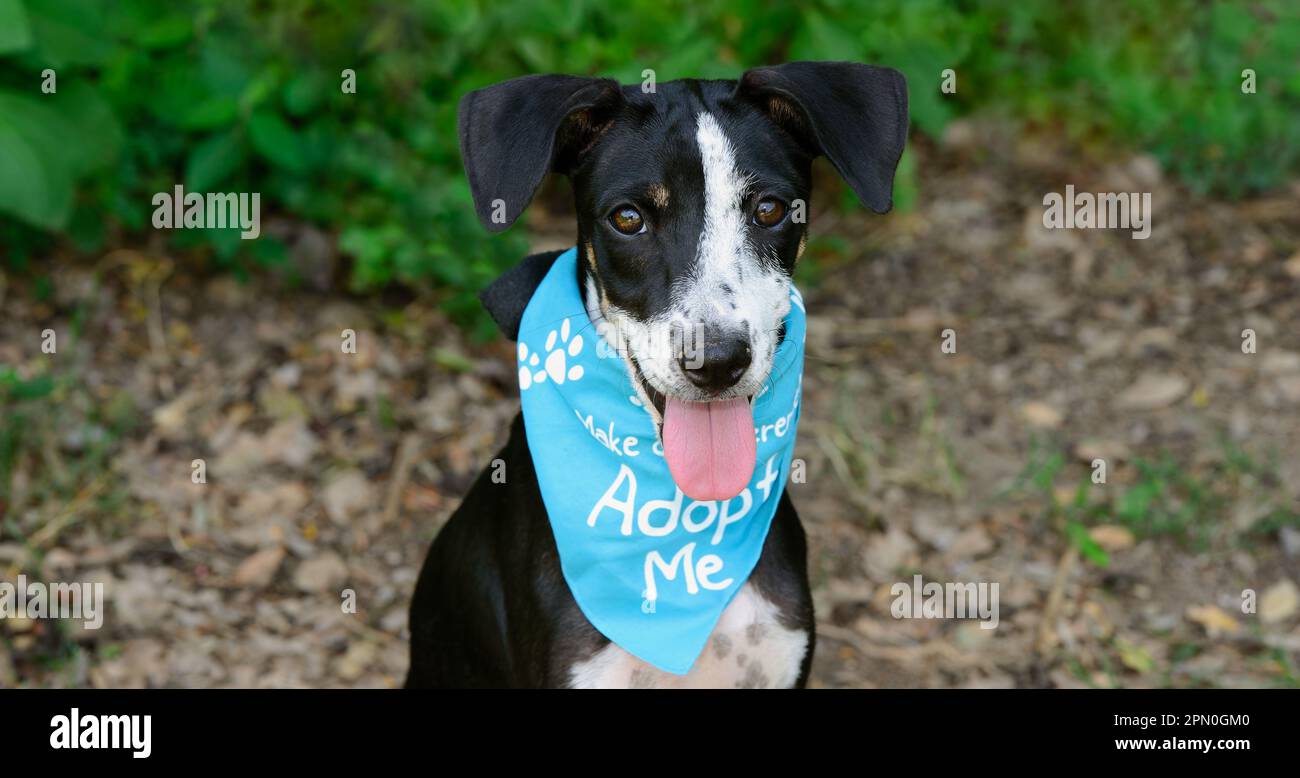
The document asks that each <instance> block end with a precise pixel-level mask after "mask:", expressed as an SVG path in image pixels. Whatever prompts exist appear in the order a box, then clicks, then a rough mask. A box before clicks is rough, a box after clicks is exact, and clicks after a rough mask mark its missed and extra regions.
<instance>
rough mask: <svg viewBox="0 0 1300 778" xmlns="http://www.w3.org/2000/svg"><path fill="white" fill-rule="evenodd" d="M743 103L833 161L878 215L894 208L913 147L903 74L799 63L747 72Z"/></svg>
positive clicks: (742, 88)
mask: <svg viewBox="0 0 1300 778" xmlns="http://www.w3.org/2000/svg"><path fill="white" fill-rule="evenodd" d="M736 97H737V98H740V99H744V100H749V101H751V102H753V103H754V104H755V105H757V106H758V107H759V108H760V109H762V110H763V111H765V112H766V113H767V115H768V116H769V117H770V118H771V119H772V120H773V121H774V122H776V123H777V124H778V125H780V126H781V127H782V128H784V129H785V130H786V131H787V132H789V133H790V134H791V135H793V136H794V137H795V138H796V139H798V140H799V141H800V142H801V143H803V144H804V145H805V146H806V147H807V148H808V150H809V151H810V152H811V153H812V154H814V155H819V154H820V155H824V156H825V157H826V158H827V159H828V160H830V162H831V164H832V165H834V166H835V169H836V170H838V171H839V173H840V175H841V176H843V177H844V180H845V181H847V182H848V184H849V186H850V187H852V188H853V191H854V192H855V193H856V194H857V195H858V199H860V200H861V201H862V202H863V203H864V204H866V205H867V206H868V207H869V208H871V210H873V211H875V212H876V213H885V212H886V211H888V210H889V209H890V208H891V207H893V191H894V170H895V169H896V168H897V167H898V160H899V158H900V157H901V156H902V155H903V145H904V143H906V141H907V81H906V80H904V78H903V74H902V73H899V72H898V71H897V70H894V69H892V68H882V67H875V66H873V65H859V64H857V63H855V62H791V63H789V64H786V65H776V66H773V67H762V68H754V69H753V70H749V71H746V73H745V75H744V76H742V77H741V79H740V82H739V84H737V85H736Z"/></svg>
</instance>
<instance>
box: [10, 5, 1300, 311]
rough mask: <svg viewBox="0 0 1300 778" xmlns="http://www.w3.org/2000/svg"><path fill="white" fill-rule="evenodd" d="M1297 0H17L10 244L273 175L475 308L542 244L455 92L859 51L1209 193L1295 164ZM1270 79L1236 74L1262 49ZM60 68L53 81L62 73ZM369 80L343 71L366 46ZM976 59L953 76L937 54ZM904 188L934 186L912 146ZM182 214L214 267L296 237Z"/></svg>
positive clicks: (916, 107)
mask: <svg viewBox="0 0 1300 778" xmlns="http://www.w3.org/2000/svg"><path fill="white" fill-rule="evenodd" d="M1298 49H1300V7H1297V6H1296V5H1295V4H1294V3H1291V2H1288V1H1287V0H1257V1H1256V2H1251V3H1248V4H1236V3H1226V2H1210V3H1203V2H1195V1H1194V0H1167V1H1166V2H1158V3H1157V2H1150V3H1136V4H1127V3H1124V4H1117V3H1112V2H1102V1H1101V0H1085V1H1084V2H1079V3H1053V2H1041V3H1036V2H1030V3H1026V2H1023V1H1022V0H990V2H986V3H969V2H956V1H955V0H880V1H878V2H870V3H868V2H866V1H865V0H821V1H820V2H816V3H812V4H808V5H805V6H802V7H799V6H796V4H790V3H783V2H778V1H777V0H740V1H739V2H725V3H724V2H685V0H670V1H669V2H654V3H652V2H648V1H647V0H632V2H628V3H619V4H609V3H604V2H597V1H596V0H572V2H567V3H555V2H551V0H507V1H504V2H486V1H479V0H415V1H414V2H407V3H368V4H358V3H355V2H349V1H348V0H298V2H294V3H274V4H268V3H253V2H248V1H247V0H241V1H237V2H220V1H219V0H177V1H176V2H172V3H166V4H160V3H157V2H149V1H148V0H115V2H113V3H102V2H98V0H0V241H2V242H0V246H3V248H4V249H6V251H5V255H6V257H7V259H6V261H7V262H8V264H9V266H10V267H22V266H24V265H25V264H26V263H28V262H30V260H31V258H32V257H33V256H38V255H39V254H38V252H39V251H40V250H41V249H42V248H43V246H44V245H45V244H46V243H47V242H48V241H49V239H50V238H51V236H67V237H69V238H71V239H72V241H73V242H74V244H75V245H77V246H78V247H80V248H82V249H84V250H93V249H96V248H98V247H99V246H100V244H102V242H103V241H104V239H105V238H104V236H105V235H106V234H107V230H106V227H109V226H114V225H118V226H121V227H123V228H125V230H126V231H127V232H128V233H131V232H134V233H143V232H145V231H147V230H149V229H150V227H151V225H150V216H151V213H152V206H151V204H150V199H151V197H152V195H153V193H156V192H162V191H170V190H171V189H172V187H174V186H175V184H176V183H177V182H183V183H184V185H185V186H186V187H187V189H188V190H190V191H246V192H259V193H261V199H262V205H263V210H264V215H265V214H281V215H287V216H290V217H292V218H295V219H298V220H303V221H306V222H310V223H313V224H315V225H317V226H319V227H321V228H323V229H326V230H328V231H331V232H333V233H334V234H336V235H337V237H338V243H339V246H340V248H341V249H342V251H343V252H344V253H345V254H346V255H347V256H349V257H350V258H351V260H352V264H351V283H352V286H353V288H354V289H356V290H358V291H368V290H373V289H376V288H380V287H383V286H385V285H388V284H390V283H403V284H410V285H417V286H429V287H431V288H434V289H437V290H439V291H440V292H441V293H442V294H443V296H444V298H445V300H446V305H447V306H448V307H449V308H450V309H451V310H452V311H453V313H456V314H458V315H461V316H471V315H475V314H476V312H477V310H478V309H477V305H476V304H475V302H474V298H473V292H474V291H475V290H477V289H478V288H480V287H481V286H482V285H483V284H484V283H486V282H487V281H488V280H490V279H491V278H493V277H495V275H496V274H497V273H499V272H500V271H501V269H503V268H504V267H506V266H508V265H509V264H510V263H512V262H514V261H515V260H516V259H518V257H519V256H520V255H521V254H522V253H524V251H525V249H526V242H525V239H524V237H523V234H522V233H523V230H522V229H521V228H515V229H514V230H512V231H511V232H510V233H508V234H507V235H506V236H495V237H490V236H489V235H488V234H487V233H486V232H485V231H484V230H482V229H481V228H480V227H479V226H478V224H477V222H476V220H475V218H474V214H473V209H472V207H471V203H470V196H469V191H468V188H467V186H466V184H465V181H464V175H463V172H462V171H461V169H460V162H459V151H458V148H457V141H456V134H455V123H456V116H455V111H456V103H457V101H458V99H459V98H460V96H461V95H463V94H464V93H465V92H466V91H468V90H470V89H473V88H476V87H481V86H484V85H487V84H490V83H494V82H497V81H500V80H503V79H506V78H510V77H514V76H519V75H524V74H527V73H534V72H544V71H559V72H570V73H589V74H602V75H609V76H613V77H615V78H618V79H620V80H622V81H625V82H639V81H641V80H642V78H643V75H642V71H643V70H644V69H646V68H652V69H654V71H655V74H656V77H657V78H658V79H659V80H661V81H663V80H669V79H674V78H681V77H703V78H734V77H735V76H737V75H738V74H739V73H740V72H741V71H742V70H743V69H744V68H745V67H748V66H752V65H758V64H765V63H774V62H780V61H786V60H794V59H844V60H857V61H864V62H878V63H883V64H888V65H892V66H894V67H898V68H899V69H901V70H902V71H904V72H905V73H906V75H907V77H908V81H909V84H910V93H911V109H912V117H913V120H914V126H915V128H916V129H917V130H918V131H919V132H921V133H924V134H926V135H931V136H934V135H937V134H938V133H940V132H941V131H942V130H943V128H944V126H945V125H946V124H947V123H948V122H949V121H951V120H952V119H953V118H954V117H955V116H957V115H960V114H965V113H968V112H971V111H975V110H984V109H992V110H997V111H1001V112H1004V113H1006V114H1008V115H1011V116H1013V117H1018V118H1020V119H1022V120H1024V121H1027V122H1033V123H1040V124H1046V125H1049V126H1059V127H1063V128H1064V129H1065V130H1067V131H1068V132H1070V133H1072V134H1073V135H1075V136H1076V137H1079V138H1091V137H1094V136H1100V137H1104V138H1108V139H1110V140H1111V141H1112V142H1118V143H1121V144H1128V145H1132V146H1135V147H1139V148H1146V149H1150V150H1151V151H1152V152H1153V153H1154V154H1156V155H1157V156H1158V158H1159V159H1160V160H1161V161H1162V162H1163V163H1164V164H1165V165H1166V166H1167V167H1168V168H1169V169H1171V170H1173V171H1174V172H1175V173H1177V174H1178V175H1179V176H1181V177H1182V178H1183V179H1185V180H1186V181H1187V182H1189V183H1190V184H1191V186H1193V187H1194V188H1196V189H1198V190H1203V191H1217V192H1226V193H1228V194H1243V193H1247V192H1251V191H1257V190H1261V189H1264V188H1268V187H1272V186H1275V185H1277V184H1278V183H1279V182H1280V181H1282V180H1284V179H1285V177H1286V176H1289V175H1292V174H1294V172H1295V171H1296V169H1297V167H1300V159H1297V154H1300V121H1296V118H1297V115H1298V114H1300V111H1297V107H1298V106H1300V72H1297V71H1296V69H1295V63H1296V61H1297V51H1298ZM1246 67H1250V68H1253V69H1255V71H1256V72H1257V77H1258V90H1259V91H1258V94H1254V95H1243V94H1242V93H1241V91H1240V83H1241V71H1242V70H1243V69H1244V68H1246ZM46 68H54V69H55V70H56V71H57V77H58V91H57V93H55V94H49V95H47V94H43V93H41V91H40V84H41V72H42V71H43V70H44V69H46ZM345 68H346V69H351V70H353V71H355V73H356V94H344V93H343V92H342V90H341V89H340V83H341V73H342V71H343V70H344V69H345ZM945 68H952V69H953V70H954V71H955V72H956V73H957V78H958V84H957V93H956V94H955V95H945V94H943V93H942V92H941V91H940V89H939V84H940V73H941V72H942V71H943V70H944V69H945ZM898 188H899V192H898V202H899V207H900V208H902V209H906V208H908V207H910V204H911V203H912V202H914V200H915V198H916V183H915V168H914V164H913V162H912V159H911V158H910V157H909V158H908V159H907V164H906V165H905V167H904V169H903V171H902V173H901V174H900V176H899V180H898ZM231 235H232V233H229V232H221V231H203V232H200V233H197V234H195V233H190V232H175V233H170V234H169V235H168V236H167V237H168V238H169V239H170V240H171V241H172V242H173V245H174V246H176V247H192V246H195V245H197V246H200V247H202V248H203V249H204V251H203V252H201V253H200V254H199V256H206V257H208V258H209V260H210V261H211V262H212V263H214V264H215V265H216V266H218V267H224V268H229V269H234V270H238V271H241V272H246V271H248V270H250V269H253V268H255V267H256V266H259V265H269V264H275V263H278V262H283V261H284V258H285V256H286V252H285V251H284V249H283V247H279V246H271V247H270V248H268V247H267V246H265V245H260V244H268V243H273V242H274V238H272V237H270V236H266V235H264V236H263V237H262V238H261V239H259V240H258V241H256V242H255V243H256V244H259V245H257V246H250V245H248V244H247V243H244V242H241V241H238V240H236V239H233V238H232V237H231Z"/></svg>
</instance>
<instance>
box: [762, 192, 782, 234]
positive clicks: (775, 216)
mask: <svg viewBox="0 0 1300 778" xmlns="http://www.w3.org/2000/svg"><path fill="white" fill-rule="evenodd" d="M784 218H785V203H783V202H781V201H780V200H778V199H776V198H775V197H764V198H763V199H762V200H759V201H758V207H756V208H755V209H754V223H755V224H757V225H758V226H760V227H775V226H776V225H778V224H780V223H781V220H782V219H784Z"/></svg>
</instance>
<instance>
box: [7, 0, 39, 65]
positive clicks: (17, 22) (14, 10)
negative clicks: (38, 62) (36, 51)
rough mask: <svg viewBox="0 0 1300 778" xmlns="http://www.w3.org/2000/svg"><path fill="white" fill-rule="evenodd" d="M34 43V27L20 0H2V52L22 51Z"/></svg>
mask: <svg viewBox="0 0 1300 778" xmlns="http://www.w3.org/2000/svg"><path fill="white" fill-rule="evenodd" d="M31 45H32V29H31V27H30V26H29V25H28V24H27V13H26V12H25V11H23V4H22V3H20V2H18V0H0V54H8V53H9V52H11V51H22V50H24V49H26V48H28V47H29V46H31Z"/></svg>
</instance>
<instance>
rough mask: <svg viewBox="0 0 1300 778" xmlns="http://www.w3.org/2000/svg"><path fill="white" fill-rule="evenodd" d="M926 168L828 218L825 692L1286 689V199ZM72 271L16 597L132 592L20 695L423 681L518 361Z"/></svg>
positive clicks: (1056, 173)
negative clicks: (962, 614)
mask: <svg viewBox="0 0 1300 778" xmlns="http://www.w3.org/2000/svg"><path fill="white" fill-rule="evenodd" d="M913 154H914V155H915V157H914V158H915V163H916V165H917V169H918V170H919V171H920V173H919V189H918V192H917V196H916V205H915V208H914V209H913V210H912V211H911V212H909V213H894V214H891V215H890V216H888V217H884V218H881V217H877V216H873V215H870V214H867V213H865V212H863V211H855V212H850V213H835V212H830V211H825V210H816V211H814V214H813V218H812V220H811V222H812V231H813V235H814V236H815V238H816V239H815V240H814V241H813V243H812V244H811V246H810V249H809V251H810V252H811V253H812V254H813V255H814V256H817V257H819V259H821V261H822V262H821V267H822V269H821V271H820V272H819V273H818V276H817V277H816V278H813V279H809V281H810V283H808V284H805V287H804V288H805V297H806V300H807V305H808V312H809V317H810V318H809V339H808V363H807V375H806V379H805V382H804V391H805V406H804V411H803V416H802V423H801V426H800V430H799V443H798V448H797V450H796V457H799V458H801V459H803V460H804V461H805V462H806V472H807V479H806V483H793V484H791V485H790V486H789V487H788V488H789V489H790V491H791V493H792V495H793V498H794V501H795V504H796V506H797V507H798V509H799V512H800V514H801V516H802V518H803V522H804V525H805V527H806V528H807V531H808V534H809V537H810V542H811V552H810V553H811V568H812V577H813V586H814V592H815V597H816V604H817V611H818V613H817V617H818V622H819V636H818V647H817V654H816V658H815V662H814V674H813V681H812V683H813V685H814V686H819V687H884V686H903V687H950V686H966V687H977V686H1058V687H1068V686H1101V687H1120V686H1124V687H1150V686H1180V687H1181V686H1224V687H1255V686H1269V687H1272V686H1291V687H1294V686H1297V685H1300V670H1297V662H1300V592H1298V591H1297V588H1296V582H1297V581H1300V456H1298V455H1297V444H1298V443H1300V424H1298V423H1297V411H1298V410H1300V327H1297V323H1298V322H1300V294H1298V293H1300V211H1298V210H1297V209H1296V207H1295V206H1296V203H1297V202H1298V201H1300V182H1298V183H1297V184H1296V185H1294V186H1292V187H1291V188H1290V189H1288V190H1285V191H1280V192H1276V193H1274V194H1272V195H1270V196H1268V197H1264V198H1258V199H1254V200H1249V201H1244V202H1238V203H1227V202H1219V201H1214V200H1206V199H1201V198H1198V197H1195V196H1193V195H1191V194H1189V193H1188V192H1186V191H1185V190H1183V189H1182V188H1180V187H1179V186H1178V185H1176V184H1174V183H1172V182H1170V181H1168V180H1166V179H1165V178H1164V177H1163V176H1162V174H1161V171H1160V169H1159V167H1158V166H1157V165H1156V164H1155V163H1154V162H1153V161H1152V160H1150V159H1148V158H1145V157H1141V156H1133V157H1125V158H1121V159H1120V161H1115V160H1116V157H1114V156H1105V157H1102V156H1099V155H1093V154H1089V153H1088V152H1087V151H1086V150H1082V149H1079V148H1074V147H1062V146H1060V145H1058V142H1056V141H1052V140H1045V139H1043V138H1041V137H1023V136H1018V135H1015V134H1012V133H1009V132H1007V131H1004V130H1002V129H1000V128H999V127H998V126H997V125H993V124H971V123H964V122H963V123H957V124H954V125H953V126H952V127H951V128H950V130H949V132H948V134H947V135H946V137H945V139H944V141H943V143H942V144H939V145H938V146H913ZM823 172H825V171H823ZM1067 183H1068V184H1073V185H1074V186H1075V188H1076V189H1077V190H1078V191H1089V192H1096V191H1116V192H1120V191H1133V192H1151V193H1152V195H1153V207H1154V217H1153V229H1152V232H1151V236H1150V238H1149V239H1147V240H1144V241H1143V240H1133V239H1131V238H1130V237H1129V235H1128V232H1127V231H1107V230H1069V231H1067V230H1057V231H1049V230H1046V229H1044V228H1043V226H1042V222H1041V219H1042V213H1043V206H1042V198H1043V195H1044V193H1046V192H1051V191H1056V192H1061V191H1063V190H1064V187H1065V185H1066V184H1067ZM532 220H533V223H534V225H535V226H537V227H538V228H539V230H540V233H541V237H539V238H538V241H537V243H538V247H539V248H545V247H551V246H555V245H562V243H563V234H562V233H560V232H557V230H567V229H569V228H568V227H567V223H565V222H564V220H563V218H562V217H554V218H548V217H547V216H546V214H544V213H540V209H539V213H538V214H534V215H533V216H532ZM52 261H53V263H54V266H55V269H54V271H53V272H54V276H55V282H54V284H53V292H52V296H51V297H50V298H49V299H47V300H40V296H39V295H35V294H32V293H31V292H32V290H30V289H27V288H20V287H19V285H18V284H17V283H16V282H12V281H11V282H10V283H9V285H8V288H6V287H5V286H4V285H0V305H2V306H3V308H2V309H3V312H4V313H3V319H2V321H3V325H4V326H3V330H4V333H3V338H0V364H8V365H15V366H17V368H18V371H19V373H20V374H21V375H35V374H37V373H40V372H42V371H44V370H45V369H47V368H48V369H49V370H51V371H52V372H53V373H54V374H56V375H58V376H60V377H61V380H60V383H59V384H58V388H57V389H56V391H55V393H54V395H53V396H52V397H53V401H51V402H50V403H49V404H48V405H47V407H46V412H43V413H41V414H38V415H37V417H35V418H32V419H28V420H27V421H25V422H24V424H25V425H27V426H28V427H29V429H28V432H29V433H32V434H29V435H28V438H27V439H28V440H29V441H30V440H36V441H38V443H37V444H35V445H28V446H26V447H24V448H22V449H20V451H19V453H18V455H17V457H16V459H15V464H14V468H13V474H12V477H11V491H10V497H9V501H8V502H9V504H8V506H5V505H3V504H0V511H2V510H3V509H5V508H6V507H7V508H8V511H7V516H5V518H4V519H3V523H0V578H4V579H5V580H14V578H15V576H16V575H17V574H18V573H20V572H24V573H26V574H27V575H28V576H29V578H40V579H41V580H60V581H103V582H104V583H106V585H107V592H108V599H109V603H110V605H109V612H108V614H107V616H106V619H105V624H104V627H103V628H102V629H100V630H98V631H88V630H85V629H84V628H82V627H80V626H78V624H77V623H74V622H41V621H37V622H32V621H23V620H13V619H10V620H4V621H0V685H3V686H10V685H19V686H47V687H48V686H82V685H89V686H98V687H117V686H181V687H221V686H241V687H246V686H259V687H260V686H265V687H286V686H291V687H297V686H308V687H315V686H378V687H385V686H395V685H400V684H401V681H402V679H403V677H404V674H405V669H406V665H407V656H406V651H407V644H406V609H407V605H408V602H409V597H410V594H411V590H412V587H413V586H414V583H415V577H416V573H417V571H418V568H419V565H420V562H421V561H422V558H423V555H424V553H425V550H426V548H427V546H428V543H429V541H430V540H431V539H432V538H433V536H434V535H435V534H436V532H437V531H438V528H439V527H440V526H441V524H442V523H443V522H444V521H445V520H446V519H447V517H448V516H449V515H450V513H451V512H452V511H453V509H454V508H455V507H456V504H457V501H458V500H459V498H460V496H461V495H462V494H463V493H464V491H465V489H466V488H467V486H468V484H469V483H470V481H471V479H472V478H473V477H474V476H475V475H476V473H477V472H478V470H479V469H480V468H482V467H483V466H484V464H485V463H486V462H487V461H488V460H489V459H490V458H491V456H492V453H493V451H494V449H495V447H497V446H498V445H500V444H501V443H502V441H503V439H504V433H505V430H506V428H507V425H508V422H509V420H510V418H511V417H512V416H513V415H514V414H515V412H516V410H517V408H518V391H517V388H516V387H515V385H514V378H513V362H512V349H511V346H510V344H508V343H507V342H505V341H504V339H498V340H497V341H496V342H492V343H488V344H472V343H470V342H468V341H467V340H466V339H465V338H464V337H463V336H462V335H461V334H460V333H459V331H458V330H457V329H456V328H454V327H452V326H451V325H450V324H449V323H448V322H447V320H446V319H445V317H444V316H443V315H442V314H440V313H439V312H437V311H436V310H434V309H433V308H432V306H430V305H428V304H427V301H426V300H424V299H423V298H420V299H417V300H414V301H407V300H399V301H397V302H394V301H393V300H376V299H358V298H352V297H349V296H347V295H346V294H345V293H343V292H342V291H334V292H308V291H285V290H284V289H282V288H279V287H277V285H276V284H274V283H256V284H249V285H241V284H239V283H237V282H236V281H235V280H233V279H232V278H230V277H229V276H222V277H213V278H206V279H201V280H195V279H194V277H193V276H192V275H190V274H181V273H174V272H173V271H172V268H171V264H170V263H171V260H169V259H168V258H167V257H165V256H162V255H160V254H155V253H151V252H148V251H141V252H135V251H129V252H128V251H122V252H115V253H114V254H111V255H109V256H108V257H105V258H103V260H101V261H99V262H98V263H87V262H80V263H67V262H62V261H60V260H59V259H58V258H55V259H54V260H52ZM47 327H50V328H54V329H55V330H56V331H57V332H59V333H61V335H60V337H61V338H62V339H61V340H60V341H59V350H58V353H57V355H55V356H45V355H42V354H41V353H40V347H39V346H40V336H39V333H40V331H41V330H42V329H44V328H47ZM345 328H349V329H353V330H355V332H356V333H357V335H358V348H357V353H356V354H355V355H351V354H342V353H340V332H341V331H342V330H343V329H345ZM945 330H951V331H952V332H951V333H950V335H951V336H952V337H949V338H948V340H949V341H950V342H951V341H952V339H953V338H955V346H956V348H955V353H945V351H944V349H942V348H941V346H942V344H943V342H944V340H945V337H944V334H943V333H944V331H945ZM1244 330H1250V331H1252V333H1253V340H1254V345H1255V348H1254V353H1245V352H1244V351H1243V343H1244V342H1246V341H1245V340H1244V339H1243V331H1244ZM1246 337H1247V338H1249V337H1251V336H1250V335H1247V336H1246ZM1248 350H1249V349H1248ZM196 459H202V460H204V462H205V463H206V479H207V482H206V483H205V484H195V483H192V479H191V474H192V463H193V461H194V460H196ZM1095 460H1102V461H1104V463H1105V468H1106V470H1105V483H1094V482H1093V475H1094V473H1095V472H1096V470H1095V468H1094V467H1093V464H1092V463H1094V461H1095ZM97 463H98V464H97ZM59 488H62V489H64V490H65V491H67V493H70V494H72V495H73V498H72V499H70V500H69V499H66V498H60V497H57V494H58V493H59V492H58V490H59ZM917 574H919V575H921V576H922V577H923V580H924V581H927V582H929V581H937V582H940V583H943V582H989V583H997V584H998V587H999V596H1000V613H999V623H998V625H997V627H996V629H982V628H981V626H980V622H979V621H976V620H936V619H913V620H908V619H895V618H894V617H893V616H892V615H891V601H892V600H893V596H892V595H891V591H890V590H891V587H892V586H893V585H894V584H895V583H896V582H900V581H912V580H913V576H914V575H917ZM345 589H346V590H351V591H352V592H354V593H355V603H356V612H355V613H354V614H353V613H346V612H344V609H343V608H341V607H340V595H339V592H340V591H342V590H345ZM1245 590H1251V591H1250V592H1246V593H1245V595H1243V592H1245ZM1252 593H1253V595H1252ZM1243 597H1244V598H1245V600H1244V599H1243ZM1243 601H1249V602H1251V603H1253V604H1254V607H1246V608H1244V609H1243Z"/></svg>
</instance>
